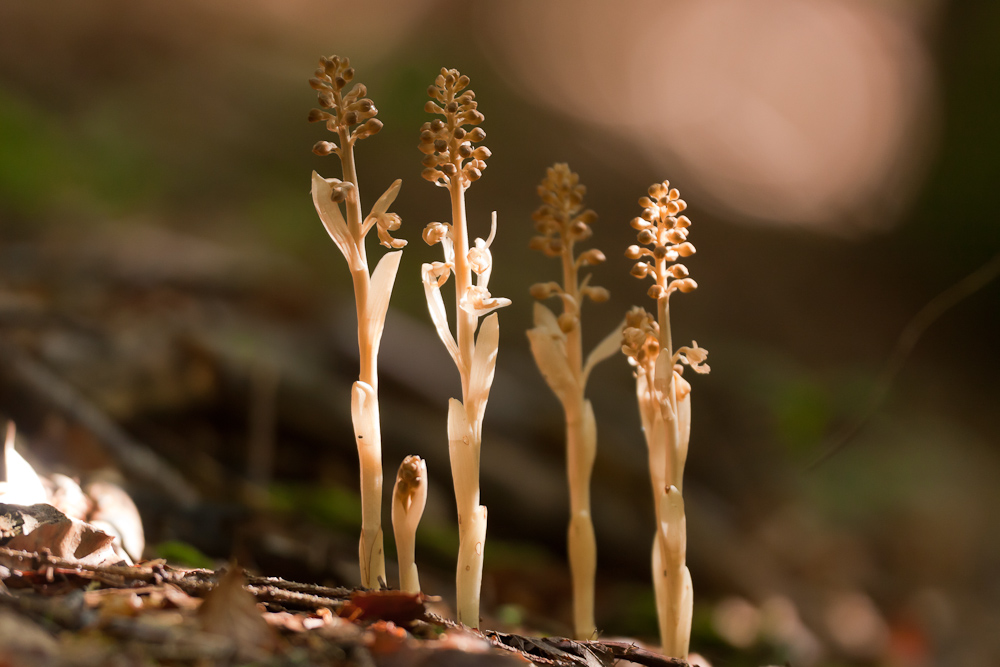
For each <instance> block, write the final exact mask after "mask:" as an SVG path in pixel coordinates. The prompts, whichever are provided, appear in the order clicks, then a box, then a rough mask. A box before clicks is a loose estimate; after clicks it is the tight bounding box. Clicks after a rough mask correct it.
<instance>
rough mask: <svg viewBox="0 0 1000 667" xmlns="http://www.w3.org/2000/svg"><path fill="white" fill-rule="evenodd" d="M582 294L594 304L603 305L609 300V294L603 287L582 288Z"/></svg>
mask: <svg viewBox="0 0 1000 667" xmlns="http://www.w3.org/2000/svg"><path fill="white" fill-rule="evenodd" d="M583 294H584V296H587V297H590V300H591V301H593V302H594V303H604V302H605V301H607V300H608V299H610V298H611V292H609V291H608V290H606V289H605V288H603V287H584V288H583Z"/></svg>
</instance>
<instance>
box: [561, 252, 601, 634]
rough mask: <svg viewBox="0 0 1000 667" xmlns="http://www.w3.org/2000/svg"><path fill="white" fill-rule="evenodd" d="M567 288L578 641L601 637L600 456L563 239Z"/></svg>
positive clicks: (573, 277)
mask: <svg viewBox="0 0 1000 667" xmlns="http://www.w3.org/2000/svg"><path fill="white" fill-rule="evenodd" d="M562 268H563V289H564V290H565V291H566V295H567V296H568V297H569V298H570V299H571V300H572V303H573V304H574V307H575V308H576V312H575V319H576V321H575V325H574V327H573V328H572V329H571V330H570V331H569V332H567V333H566V360H567V362H568V366H569V369H570V372H571V373H573V377H574V378H575V379H576V382H577V386H578V387H579V391H578V392H577V393H575V394H573V395H571V396H567V397H566V399H565V403H564V404H563V409H564V410H565V412H566V468H567V470H566V473H567V479H568V480H569V504H570V519H569V529H568V531H567V547H568V549H569V569H570V576H571V578H572V581H573V632H574V634H575V636H576V638H577V639H591V638H593V637H594V636H595V635H596V634H597V627H596V624H595V623H594V578H595V576H596V572H597V543H596V540H595V537H594V523H593V521H592V519H591V514H590V478H591V474H592V472H593V469H594V458H595V456H596V454H597V428H596V423H595V420H594V414H593V409H592V408H591V406H590V403H589V402H588V401H586V400H585V399H584V394H583V392H584V387H583V386H582V379H581V378H582V375H583V344H582V335H581V326H580V307H581V306H582V304H581V302H580V288H579V282H578V276H577V267H576V261H575V258H574V257H573V241H572V239H570V238H568V235H567V234H565V233H564V234H563V252H562Z"/></svg>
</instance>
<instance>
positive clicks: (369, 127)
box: [365, 118, 382, 136]
mask: <svg viewBox="0 0 1000 667" xmlns="http://www.w3.org/2000/svg"><path fill="white" fill-rule="evenodd" d="M381 129H382V121H380V120H379V119H378V118H369V119H368V120H367V121H366V122H365V132H367V133H368V136H371V135H373V134H378V133H379V130H381Z"/></svg>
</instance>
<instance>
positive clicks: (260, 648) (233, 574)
mask: <svg viewBox="0 0 1000 667" xmlns="http://www.w3.org/2000/svg"><path fill="white" fill-rule="evenodd" d="M245 584H246V579H245V578H244V577H243V571H242V569H240V568H239V567H237V566H235V565H234V566H231V567H230V568H229V569H228V570H227V571H226V573H225V575H224V576H223V577H222V579H221V580H220V581H219V583H218V585H217V586H216V587H215V588H214V589H212V592H211V593H209V594H208V595H207V596H206V597H205V601H204V602H203V603H202V605H201V607H200V608H199V609H198V620H199V623H200V625H201V628H202V630H204V631H205V632H207V633H210V634H213V635H217V636H220V637H225V638H227V639H229V640H230V641H231V642H232V644H233V646H234V647H235V650H236V654H237V656H239V657H240V658H241V659H244V660H255V659H260V658H262V657H266V656H267V655H268V654H270V653H272V652H273V651H274V650H275V649H276V648H277V642H278V638H277V635H275V633H274V630H273V629H272V628H271V626H270V625H268V624H267V621H265V620H264V618H263V615H262V613H261V610H260V609H259V608H258V607H257V600H256V599H255V598H254V596H253V595H251V594H250V593H249V592H248V591H247V590H246V589H245V588H244V585H245Z"/></svg>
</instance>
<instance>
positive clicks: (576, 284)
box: [527, 164, 622, 639]
mask: <svg viewBox="0 0 1000 667" xmlns="http://www.w3.org/2000/svg"><path fill="white" fill-rule="evenodd" d="M585 192H586V188H585V187H584V186H583V185H581V184H580V178H579V176H577V174H575V173H573V172H572V171H570V169H569V166H568V165H566V164H556V165H554V166H552V167H550V168H549V169H548V171H547V173H546V175H545V179H544V180H543V181H542V183H541V185H539V186H538V196H539V197H541V199H542V202H543V203H542V206H541V207H539V209H538V210H537V211H535V213H534V215H533V216H532V217H533V218H534V220H535V229H536V231H538V233H539V236H536V237H534V238H533V239H531V248H533V249H534V250H540V251H541V252H543V253H545V255H546V256H547V257H553V258H556V257H558V258H560V260H561V262H562V277H563V282H562V285H560V284H559V283H556V282H548V283H537V284H535V285H533V286H532V288H531V295H532V296H533V297H535V298H536V299H547V298H549V297H558V298H559V299H560V301H561V302H562V313H561V314H560V315H559V316H558V317H556V315H555V314H554V313H553V312H552V311H551V310H549V309H548V308H547V307H545V306H544V305H542V304H541V303H538V302H536V303H535V317H534V324H535V327H534V328H533V329H531V330H529V331H528V332H527V333H528V340H529V341H530V343H531V352H532V354H533V355H534V357H535V363H536V364H537V365H538V368H539V370H540V371H541V372H542V375H543V376H544V377H545V379H546V381H547V382H548V384H549V387H551V389H552V391H553V392H555V394H556V396H557V397H558V398H559V401H560V403H562V406H563V412H564V413H565V415H566V473H567V477H568V479H569V497H570V521H569V529H568V545H569V565H570V573H571V576H572V580H573V632H574V634H575V636H576V638H577V639H592V638H593V637H594V636H595V635H596V634H597V627H596V625H595V624H594V575H595V573H596V569H597V545H596V542H595V539H594V524H593V521H592V520H591V514H590V478H591V473H592V472H593V469H594V458H595V456H596V453H597V424H596V422H595V420H594V409H593V407H592V406H591V404H590V401H589V400H587V399H586V398H585V396H584V392H585V390H586V386H587V379H588V378H589V377H590V371H591V370H592V369H593V368H594V366H596V365H597V364H598V363H600V362H601V361H603V360H605V359H607V358H608V357H610V356H611V355H613V354H614V353H615V352H617V351H618V349H619V348H620V347H621V330H622V325H619V326H618V327H616V328H615V329H614V330H613V331H612V332H611V334H610V335H609V336H607V337H606V338H605V339H604V340H603V341H602V342H601V343H600V344H598V345H597V347H596V348H594V349H593V350H592V351H591V352H590V354H589V355H588V356H587V360H586V363H584V361H583V349H582V342H581V311H582V309H583V302H584V301H585V300H586V299H590V300H591V301H593V302H595V303H601V302H604V301H607V300H608V297H609V295H608V291H607V290H606V289H604V288H603V287H596V286H593V285H591V284H590V276H589V275H588V276H587V277H586V278H584V279H583V280H582V281H581V280H580V275H579V273H580V269H581V268H583V267H587V266H593V265H596V264H600V263H601V262H603V261H604V259H605V258H604V253H602V252H601V251H600V250H598V249H596V248H591V249H590V250H586V251H584V252H582V253H580V254H579V255H577V254H576V253H575V252H574V246H575V244H576V243H577V241H583V240H586V239H588V238H590V236H591V234H592V233H593V232H592V230H591V228H590V225H591V224H593V223H594V221H596V220H597V214H596V213H594V212H593V211H591V210H589V209H588V210H583V195H584V193H585Z"/></svg>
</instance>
